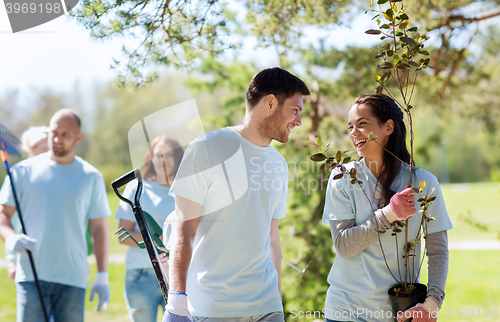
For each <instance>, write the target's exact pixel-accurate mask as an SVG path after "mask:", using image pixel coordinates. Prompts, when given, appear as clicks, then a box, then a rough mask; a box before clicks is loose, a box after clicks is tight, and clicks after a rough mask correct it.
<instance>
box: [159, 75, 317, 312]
mask: <svg viewBox="0 0 500 322" xmlns="http://www.w3.org/2000/svg"><path fill="white" fill-rule="evenodd" d="M302 95H309V90H308V88H307V86H306V85H305V84H304V82H303V81H301V80H300V79H299V78H297V77H296V76H294V75H292V74H290V73H289V72H287V71H286V70H283V69H281V68H279V67H276V68H268V69H265V70H262V71H260V72H259V73H257V74H256V75H255V76H254V77H253V79H252V81H251V82H250V86H249V88H248V91H247V95H246V113H245V117H244V118H243V120H242V121H241V123H239V124H238V125H236V126H233V127H226V128H223V129H220V130H216V131H213V132H209V133H208V134H206V135H204V136H201V137H199V138H197V139H195V140H194V141H193V142H191V143H190V145H189V146H188V148H187V149H186V152H185V154H184V158H183V160H182V163H181V166H180V168H179V172H178V174H177V177H176V179H175V181H174V183H173V185H172V189H171V190H172V193H174V194H175V207H176V215H177V216H178V218H179V221H178V223H177V231H176V233H177V236H176V238H175V240H176V243H175V246H174V249H173V252H171V256H172V258H171V259H170V271H169V276H170V293H169V300H168V305H167V311H166V312H165V315H164V319H163V321H188V320H191V314H192V315H193V318H194V320H195V321H250V320H251V321H284V316H283V305H282V301H281V285H280V281H281V279H280V277H281V275H280V274H281V258H282V255H281V244H280V238H279V225H278V220H279V219H281V218H284V217H285V216H286V198H287V191H288V167H287V164H286V162H285V160H284V159H283V157H282V156H281V155H280V154H279V153H278V152H277V151H276V150H275V149H274V148H273V147H272V146H271V145H270V144H271V141H272V140H277V141H279V142H282V143H286V142H288V139H289V135H290V131H291V130H292V129H293V128H294V127H296V126H300V125H301V119H300V113H301V112H302V110H303V101H302ZM269 165H271V166H269ZM264 169H270V170H264ZM186 293H187V295H186ZM188 299H189V304H190V307H189V310H188ZM189 311H191V312H189Z"/></svg>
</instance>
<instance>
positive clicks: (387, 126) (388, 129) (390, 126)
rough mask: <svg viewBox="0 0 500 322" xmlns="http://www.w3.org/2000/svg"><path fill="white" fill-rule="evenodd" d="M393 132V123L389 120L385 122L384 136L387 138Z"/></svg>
mask: <svg viewBox="0 0 500 322" xmlns="http://www.w3.org/2000/svg"><path fill="white" fill-rule="evenodd" d="M393 132H394V121H393V120H391V119H389V120H387V122H385V134H386V135H387V136H389V135H391V134H392V133H393Z"/></svg>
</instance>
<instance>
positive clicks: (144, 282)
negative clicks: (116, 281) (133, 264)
mask: <svg viewBox="0 0 500 322" xmlns="http://www.w3.org/2000/svg"><path fill="white" fill-rule="evenodd" d="M123 295H124V298H125V303H126V304H127V309H128V313H129V316H130V320H131V321H132V322H156V313H157V312H158V306H161V308H162V309H163V310H165V300H164V299H163V294H162V293H161V289H160V286H159V285H158V281H157V280H156V275H155V273H154V269H153V268H144V269H129V270H127V273H126V276H125V290H124V294H123Z"/></svg>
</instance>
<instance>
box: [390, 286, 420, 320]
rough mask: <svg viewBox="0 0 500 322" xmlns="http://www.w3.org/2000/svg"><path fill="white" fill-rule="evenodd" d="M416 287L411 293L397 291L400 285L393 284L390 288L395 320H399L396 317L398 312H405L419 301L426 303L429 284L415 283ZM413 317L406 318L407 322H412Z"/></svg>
mask: <svg viewBox="0 0 500 322" xmlns="http://www.w3.org/2000/svg"><path fill="white" fill-rule="evenodd" d="M414 285H415V289H414V290H413V292H412V293H411V294H409V295H408V294H401V293H396V291H395V289H396V288H397V287H399V285H396V286H393V287H391V288H390V289H389V291H388V293H389V299H390V301H391V306H392V316H393V317H394V321H397V319H396V317H397V316H398V312H403V311H405V310H407V309H409V308H410V307H412V306H415V305H416V304H417V303H424V301H425V298H426V297H427V286H426V285H424V284H420V283H415V284H414ZM411 320H412V318H409V319H406V320H405V322H410V321H411Z"/></svg>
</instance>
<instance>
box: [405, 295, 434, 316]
mask: <svg viewBox="0 0 500 322" xmlns="http://www.w3.org/2000/svg"><path fill="white" fill-rule="evenodd" d="M438 312H439V305H438V304H437V303H436V301H435V300H434V299H433V298H432V297H430V296H429V297H427V298H426V299H425V302H424V303H418V304H417V305H415V306H414V307H411V308H409V309H408V310H406V311H404V312H401V313H400V314H398V322H403V321H405V320H406V319H409V318H413V322H436V321H437V317H438Z"/></svg>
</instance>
